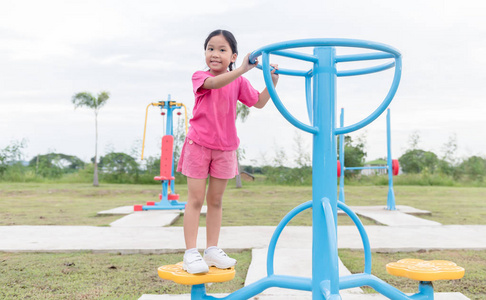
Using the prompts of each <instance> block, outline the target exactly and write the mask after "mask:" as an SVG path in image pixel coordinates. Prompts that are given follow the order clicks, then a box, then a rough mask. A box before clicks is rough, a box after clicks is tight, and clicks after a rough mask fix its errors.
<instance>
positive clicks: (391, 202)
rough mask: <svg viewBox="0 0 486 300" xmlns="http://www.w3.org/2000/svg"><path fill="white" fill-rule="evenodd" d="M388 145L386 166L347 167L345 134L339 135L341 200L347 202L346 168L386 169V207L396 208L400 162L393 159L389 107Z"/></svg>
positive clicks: (389, 208) (342, 115)
mask: <svg viewBox="0 0 486 300" xmlns="http://www.w3.org/2000/svg"><path fill="white" fill-rule="evenodd" d="M340 125H341V127H344V108H341V117H340ZM386 147H387V163H386V166H364V167H346V166H345V164H344V158H345V151H344V134H340V135H339V164H338V166H339V167H338V174H339V175H338V177H339V201H341V202H343V203H345V202H346V201H345V197H344V171H346V170H367V169H372V170H373V169H374V170H380V169H385V170H387V173H388V197H387V201H386V209H388V210H396V208H395V193H394V191H393V176H394V175H398V172H399V168H400V164H399V163H398V160H397V159H392V158H391V157H392V154H391V131H390V109H389V108H388V109H387V114H386Z"/></svg>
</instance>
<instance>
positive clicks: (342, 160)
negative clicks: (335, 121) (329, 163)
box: [339, 108, 345, 203]
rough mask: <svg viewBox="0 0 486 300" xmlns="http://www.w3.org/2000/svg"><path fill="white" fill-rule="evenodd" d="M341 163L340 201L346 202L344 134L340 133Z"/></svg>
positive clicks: (342, 122)
mask: <svg viewBox="0 0 486 300" xmlns="http://www.w3.org/2000/svg"><path fill="white" fill-rule="evenodd" d="M340 125H341V128H343V127H344V108H341V116H340ZM339 163H340V164H341V174H340V176H339V201H341V202H342V203H345V199H344V134H340V135H339Z"/></svg>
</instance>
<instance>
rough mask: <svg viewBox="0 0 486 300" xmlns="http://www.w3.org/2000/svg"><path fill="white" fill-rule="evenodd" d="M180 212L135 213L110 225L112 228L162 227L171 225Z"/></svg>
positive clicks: (154, 211)
mask: <svg viewBox="0 0 486 300" xmlns="http://www.w3.org/2000/svg"><path fill="white" fill-rule="evenodd" d="M180 215H181V213H180V210H149V211H136V212H133V213H132V214H129V215H127V216H124V217H123V218H121V219H118V220H116V221H114V222H112V223H111V224H110V226H112V227H137V226H138V227H164V226H170V225H172V224H173V223H174V222H175V221H176V220H177V219H178V218H179V217H180Z"/></svg>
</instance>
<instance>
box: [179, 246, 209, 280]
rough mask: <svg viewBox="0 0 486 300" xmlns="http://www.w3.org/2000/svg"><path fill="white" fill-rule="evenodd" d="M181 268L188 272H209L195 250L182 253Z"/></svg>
mask: <svg viewBox="0 0 486 300" xmlns="http://www.w3.org/2000/svg"><path fill="white" fill-rule="evenodd" d="M182 268H183V269H184V270H185V271H187V273H190V274H204V273H207V272H209V267H208V265H207V264H206V262H205V261H204V259H203V258H202V256H201V254H199V252H197V251H191V252H187V253H185V254H184V261H183V262H182Z"/></svg>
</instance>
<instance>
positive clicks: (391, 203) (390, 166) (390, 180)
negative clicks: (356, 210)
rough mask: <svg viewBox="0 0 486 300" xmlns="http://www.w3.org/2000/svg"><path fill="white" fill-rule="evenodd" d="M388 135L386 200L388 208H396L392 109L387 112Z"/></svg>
mask: <svg viewBox="0 0 486 300" xmlns="http://www.w3.org/2000/svg"><path fill="white" fill-rule="evenodd" d="M386 136H387V152H388V153H387V165H388V198H387V200H386V209H388V210H396V208H395V193H394V192H393V162H392V153H391V130H390V109H389V108H388V109H387V114H386Z"/></svg>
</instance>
